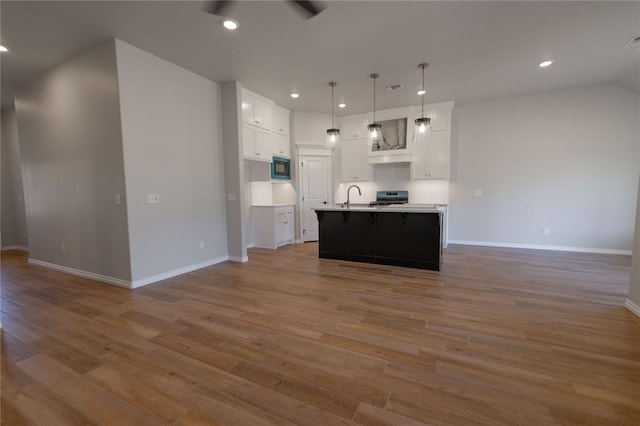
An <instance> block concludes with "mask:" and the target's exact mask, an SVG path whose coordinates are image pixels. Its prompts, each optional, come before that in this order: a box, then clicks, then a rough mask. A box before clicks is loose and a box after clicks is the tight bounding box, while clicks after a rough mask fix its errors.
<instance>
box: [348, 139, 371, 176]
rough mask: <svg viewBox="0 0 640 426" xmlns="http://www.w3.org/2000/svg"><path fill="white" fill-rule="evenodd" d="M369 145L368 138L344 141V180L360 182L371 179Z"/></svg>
mask: <svg viewBox="0 0 640 426" xmlns="http://www.w3.org/2000/svg"><path fill="white" fill-rule="evenodd" d="M368 148H369V145H368V143H367V141H366V140H364V139H362V140H357V141H349V142H344V143H343V144H342V147H341V171H342V181H344V182H360V181H369V180H371V165H370V164H369V149H368Z"/></svg>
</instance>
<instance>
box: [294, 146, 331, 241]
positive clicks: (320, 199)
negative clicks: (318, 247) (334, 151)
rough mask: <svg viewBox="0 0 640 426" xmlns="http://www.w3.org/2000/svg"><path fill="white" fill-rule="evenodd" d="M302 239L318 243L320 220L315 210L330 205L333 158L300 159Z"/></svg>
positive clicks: (303, 157)
mask: <svg viewBox="0 0 640 426" xmlns="http://www.w3.org/2000/svg"><path fill="white" fill-rule="evenodd" d="M299 170H300V171H301V173H300V180H301V182H300V188H301V191H300V239H301V240H302V242H307V241H318V218H317V217H316V213H315V211H314V209H315V208H316V207H323V206H326V205H328V204H329V203H330V202H331V200H332V199H333V197H332V196H331V194H330V192H331V190H330V188H331V157H327V156H315V155H303V156H301V157H300V164H299Z"/></svg>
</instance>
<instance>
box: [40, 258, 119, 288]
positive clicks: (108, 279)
mask: <svg viewBox="0 0 640 426" xmlns="http://www.w3.org/2000/svg"><path fill="white" fill-rule="evenodd" d="M29 263H31V264H33V265H38V266H44V267H45V268H49V269H55V270H56V271H61V272H66V273H67V274H71V275H75V276H78V277H83V278H89V279H92V280H95V281H100V282H103V283H107V284H113V285H117V286H118V287H124V288H131V282H130V281H127V280H122V279H120V278H114V277H108V276H106V275H100V274H94V273H93V272H87V271H83V270H81V269H75V268H69V267H68V266H62V265H56V264H55V263H49V262H44V261H42V260H37V259H31V258H30V259H29Z"/></svg>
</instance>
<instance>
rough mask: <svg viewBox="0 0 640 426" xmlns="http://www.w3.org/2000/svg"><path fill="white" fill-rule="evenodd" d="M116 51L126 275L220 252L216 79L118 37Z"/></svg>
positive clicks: (223, 237) (222, 255)
mask: <svg viewBox="0 0 640 426" xmlns="http://www.w3.org/2000/svg"><path fill="white" fill-rule="evenodd" d="M116 51H117V59H118V77H119V84H120V101H121V110H122V139H123V147H124V165H125V173H126V187H127V213H128V220H129V237H130V238H129V240H130V247H131V275H132V280H133V281H134V283H135V281H137V280H143V279H148V278H149V277H153V276H157V275H160V274H165V273H169V272H171V271H175V270H179V269H182V268H189V267H192V266H194V265H195V266H198V265H202V264H206V263H212V262H215V261H220V260H221V259H222V260H224V259H226V256H227V234H226V217H225V198H224V176H223V173H224V163H223V161H222V155H223V152H222V128H221V106H220V96H221V95H220V87H219V85H217V84H216V83H213V82H211V81H209V80H207V79H205V78H203V77H200V76H198V75H196V74H193V73H192V72H190V71H187V70H185V69H183V68H180V67H178V66H177V65H174V64H171V63H169V62H167V61H165V60H163V59H160V58H158V57H156V56H153V55H151V54H149V53H147V52H144V51H142V50H140V49H138V48H136V47H134V46H131V45H129V44H127V43H124V42H122V41H119V40H116ZM147 194H158V195H159V196H160V203H158V204H148V203H147V201H146V196H147ZM201 241H203V242H204V248H202V249H201V248H200V242H201Z"/></svg>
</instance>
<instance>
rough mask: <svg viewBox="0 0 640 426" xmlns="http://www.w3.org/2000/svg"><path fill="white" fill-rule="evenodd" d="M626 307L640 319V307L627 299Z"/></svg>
mask: <svg viewBox="0 0 640 426" xmlns="http://www.w3.org/2000/svg"><path fill="white" fill-rule="evenodd" d="M624 307H625V308H627V309H628V310H630V311H631V312H633V313H634V314H636V315H637V316H639V317H640V306H638V305H636V304H635V303H633V302H632V301H631V300H629V299H627V301H626V302H624Z"/></svg>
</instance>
